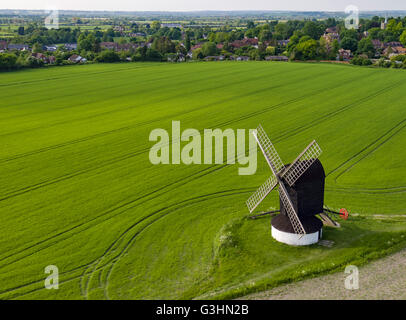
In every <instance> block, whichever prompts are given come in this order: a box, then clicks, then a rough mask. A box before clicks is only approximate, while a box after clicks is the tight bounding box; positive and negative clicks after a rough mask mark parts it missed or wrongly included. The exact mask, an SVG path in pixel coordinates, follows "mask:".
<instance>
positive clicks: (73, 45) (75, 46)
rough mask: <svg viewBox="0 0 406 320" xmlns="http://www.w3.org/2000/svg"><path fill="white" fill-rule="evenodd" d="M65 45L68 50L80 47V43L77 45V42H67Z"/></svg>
mask: <svg viewBox="0 0 406 320" xmlns="http://www.w3.org/2000/svg"><path fill="white" fill-rule="evenodd" d="M64 47H65V49H66V50H68V51H73V50H76V49H77V48H78V45H77V43H65V44H64Z"/></svg>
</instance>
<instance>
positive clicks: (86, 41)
mask: <svg viewBox="0 0 406 320" xmlns="http://www.w3.org/2000/svg"><path fill="white" fill-rule="evenodd" d="M95 44H96V37H95V36H94V34H93V33H89V34H88V35H86V34H84V33H82V34H81V35H80V36H79V39H78V50H79V51H82V50H85V51H92V50H93V49H94V48H95Z"/></svg>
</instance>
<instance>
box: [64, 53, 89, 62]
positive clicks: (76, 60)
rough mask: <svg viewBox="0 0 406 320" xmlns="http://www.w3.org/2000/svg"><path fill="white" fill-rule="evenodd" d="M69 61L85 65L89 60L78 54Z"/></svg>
mask: <svg viewBox="0 0 406 320" xmlns="http://www.w3.org/2000/svg"><path fill="white" fill-rule="evenodd" d="M68 60H69V61H70V62H73V63H85V62H86V61H87V59H85V58H83V57H81V56H79V55H77V54H74V55H72V56H70V57H69V58H68Z"/></svg>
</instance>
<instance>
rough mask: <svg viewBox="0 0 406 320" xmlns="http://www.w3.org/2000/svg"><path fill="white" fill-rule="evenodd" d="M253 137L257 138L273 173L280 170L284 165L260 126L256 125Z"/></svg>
mask: <svg viewBox="0 0 406 320" xmlns="http://www.w3.org/2000/svg"><path fill="white" fill-rule="evenodd" d="M254 135H255V139H256V140H257V142H258V144H259V146H260V148H261V150H262V152H263V153H264V156H265V158H266V159H267V161H268V164H269V166H270V167H271V169H272V171H273V174H274V175H277V174H278V173H279V172H280V171H282V170H283V169H284V168H285V166H284V164H283V162H282V159H281V158H280V157H279V154H278V152H277V151H276V149H275V147H274V146H273V144H272V142H271V140H270V139H269V138H268V136H267V134H266V133H265V131H264V129H263V128H262V126H261V125H260V126H258V128H257V131H256V133H254Z"/></svg>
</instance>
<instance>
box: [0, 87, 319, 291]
mask: <svg viewBox="0 0 406 320" xmlns="http://www.w3.org/2000/svg"><path fill="white" fill-rule="evenodd" d="M324 91H325V90H324ZM313 94H314V93H312V94H311V95H313ZM309 95H310V94H309ZM252 116H254V115H252ZM236 121H238V120H236ZM281 139H282V138H281ZM148 150H149V148H148ZM220 169H221V168H220ZM203 171H204V170H203ZM145 197H146V196H145ZM149 200H150V199H148V200H147V201H149ZM179 209H180V208H179ZM176 210H178V209H175V211H176ZM120 214H121V213H120ZM97 218H98V217H96V218H95V219H97ZM152 223H154V222H152ZM148 226H149V225H147V226H146V227H148ZM146 227H145V228H146ZM75 228H76V227H75ZM73 229H74V228H73ZM142 230H143V229H142ZM138 234H139V233H138ZM136 236H137V235H135V237H136ZM134 239H135V238H134ZM132 240H133V238H131V239H130V241H129V242H128V243H127V245H126V247H125V248H124V251H123V252H122V253H121V255H120V256H119V257H118V258H117V259H119V258H120V257H122V255H123V254H124V253H125V252H126V249H127V248H129V247H130V246H131V245H132ZM45 241H46V240H45ZM2 260H4V259H1V260H0V261H2ZM96 261H97V260H96ZM93 263H95V261H94V262H93ZM109 263H112V264H113V266H112V267H111V269H110V270H109V272H108V273H107V279H108V278H109V277H110V275H111V272H112V270H113V268H114V265H115V263H116V260H113V261H111V262H109ZM86 267H87V268H88V267H89V266H88V265H87V266H86ZM104 267H105V266H103V268H104ZM99 270H100V269H99ZM95 271H97V268H96V270H95ZM85 273H86V272H85ZM100 277H101V275H100ZM99 280H100V279H99ZM41 281H42V280H41ZM41 289H42V288H41ZM0 294H3V292H0Z"/></svg>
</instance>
